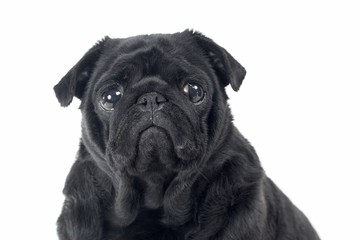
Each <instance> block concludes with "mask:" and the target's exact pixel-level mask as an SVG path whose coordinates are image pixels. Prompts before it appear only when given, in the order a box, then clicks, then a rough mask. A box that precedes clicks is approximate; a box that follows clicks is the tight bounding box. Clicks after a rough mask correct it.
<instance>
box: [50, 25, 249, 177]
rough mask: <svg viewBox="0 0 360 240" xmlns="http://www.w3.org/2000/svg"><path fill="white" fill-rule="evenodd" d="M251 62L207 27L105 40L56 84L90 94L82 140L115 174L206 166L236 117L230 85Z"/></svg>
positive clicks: (66, 93) (60, 91) (63, 91)
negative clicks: (209, 34) (219, 42)
mask: <svg viewBox="0 0 360 240" xmlns="http://www.w3.org/2000/svg"><path fill="white" fill-rule="evenodd" d="M244 76H245V70H244V68H243V67H242V66H241V65H240V64H239V63H238V62H236V61H235V60H234V59H233V58H232V57H231V56H230V54H228V53H227V52H226V51H225V50H224V49H222V48H221V47H219V46H218V45H216V44H215V43H214V42H212V41H211V40H210V39H208V38H206V37H204V36H203V35H201V34H199V33H196V32H195V33H194V32H191V31H185V32H182V33H177V34H169V35H147V36H138V37H133V38H127V39H110V38H107V37H106V38H105V39H103V40H102V41H100V42H99V43H97V44H96V45H95V46H94V47H93V48H92V49H90V50H89V52H88V53H87V54H85V56H84V57H83V58H82V59H81V60H80V61H79V63H78V64H77V65H75V66H74V68H73V69H71V70H70V71H69V73H68V74H67V75H66V76H65V77H64V78H63V79H62V81H61V82H60V83H59V84H58V85H57V86H56V87H55V91H56V93H57V96H58V98H59V101H60V103H62V105H63V106H66V105H68V104H69V103H70V102H71V99H72V96H76V97H78V98H80V99H81V100H82V103H81V107H80V108H81V110H82V114H83V122H82V124H83V136H82V141H83V143H84V145H85V146H86V147H87V149H89V151H90V152H91V154H92V155H93V156H95V159H96V161H97V162H98V164H99V165H100V166H101V167H102V168H103V169H104V170H105V171H106V172H108V173H109V174H110V175H119V174H120V175H121V174H128V175H131V176H139V177H142V176H150V175H151V176H153V175H164V176H168V175H171V174H173V173H176V172H179V171H186V170H190V169H196V168H199V167H200V166H201V165H203V164H204V162H205V161H206V159H207V158H208V157H209V156H210V155H211V153H212V151H213V150H214V149H215V148H216V145H217V144H218V143H219V139H220V138H221V134H222V133H223V132H225V131H226V126H227V123H228V122H229V118H230V111H229V109H228V106H227V103H226V100H227V96H226V93H225V90H224V87H225V86H226V85H227V84H229V83H231V85H232V87H233V88H234V89H235V90H238V88H239V86H240V84H241V81H242V79H243V78H244Z"/></svg>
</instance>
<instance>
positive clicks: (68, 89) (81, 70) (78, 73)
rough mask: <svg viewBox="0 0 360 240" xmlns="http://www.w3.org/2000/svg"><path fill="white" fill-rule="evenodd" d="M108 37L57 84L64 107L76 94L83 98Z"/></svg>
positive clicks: (98, 43) (95, 46)
mask: <svg viewBox="0 0 360 240" xmlns="http://www.w3.org/2000/svg"><path fill="white" fill-rule="evenodd" d="M108 39H109V37H107V36H106V37H105V38H104V39H102V40H100V41H99V42H97V43H96V44H95V45H94V46H93V47H92V48H91V49H90V50H89V51H88V52H87V53H85V55H84V56H83V57H82V58H81V59H80V60H79V62H77V63H76V64H75V66H73V67H72V68H71V69H70V70H69V72H68V73H67V74H66V75H65V76H64V77H63V78H62V79H61V80H60V82H59V83H58V84H57V85H55V87H54V91H55V94H56V97H57V99H58V100H59V103H60V104H61V106H62V107H67V106H69V104H70V103H71V101H72V99H73V97H74V96H75V97H77V98H79V99H81V98H82V95H83V93H84V90H85V87H86V84H87V82H88V80H89V79H90V77H91V74H92V72H93V69H94V67H95V64H96V62H97V61H98V59H99V57H100V55H101V52H102V49H103V47H104V45H105V42H106V41H107V40H108Z"/></svg>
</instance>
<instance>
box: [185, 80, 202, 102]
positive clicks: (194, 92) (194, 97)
mask: <svg viewBox="0 0 360 240" xmlns="http://www.w3.org/2000/svg"><path fill="white" fill-rule="evenodd" d="M183 91H184V93H185V94H186V96H188V98H189V99H190V101H191V102H193V103H197V102H200V101H201V100H202V99H203V98H204V90H203V89H202V88H201V86H199V85H196V84H191V83H188V84H186V85H185V86H184V89H183Z"/></svg>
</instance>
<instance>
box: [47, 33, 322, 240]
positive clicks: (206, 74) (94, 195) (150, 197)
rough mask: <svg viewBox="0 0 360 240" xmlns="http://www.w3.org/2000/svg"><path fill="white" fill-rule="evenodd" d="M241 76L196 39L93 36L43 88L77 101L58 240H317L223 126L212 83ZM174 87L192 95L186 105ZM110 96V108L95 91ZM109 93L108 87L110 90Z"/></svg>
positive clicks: (224, 116) (226, 123)
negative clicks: (76, 141) (75, 141)
mask: <svg viewBox="0 0 360 240" xmlns="http://www.w3.org/2000/svg"><path fill="white" fill-rule="evenodd" d="M245 74H246V71H245V69H244V68H243V67H242V66H241V65H240V64H239V63H238V62H237V61H236V60H235V59H234V58H233V57H232V56H231V55H230V54H229V53H228V52H227V51H226V50H225V49H223V48H222V47H220V46H218V45H217V44H216V43H214V42H213V41H212V40H211V39H209V38H207V37H205V36H204V35H202V34H200V33H198V32H193V31H188V30H187V31H184V32H182V33H176V34H168V35H160V34H158V35H144V36H137V37H132V38H126V39H111V38H109V37H106V38H104V39H103V40H101V41H100V42H98V43H97V44H96V45H95V46H94V47H92V48H91V49H90V50H89V51H88V52H87V53H86V54H85V55H84V57H83V58H81V59H80V61H79V62H78V63H77V64H76V65H75V66H74V67H73V68H72V69H71V70H70V71H69V72H68V73H67V74H66V75H65V76H64V77H63V79H62V80H61V81H60V82H59V83H58V84H57V85H56V86H55V88H54V90H55V92H56V96H57V98H58V100H59V102H60V104H61V105H62V106H68V105H69V104H70V103H71V100H72V98H73V97H74V96H75V97H77V98H79V99H81V106H80V109H81V111H82V115H83V121H82V139H81V142H80V150H79V152H78V157H77V161H76V162H75V163H74V165H73V167H72V169H71V171H70V173H69V175H68V177H67V181H66V184H65V188H64V194H65V196H66V200H65V203H64V207H63V210H62V213H61V215H60V217H59V220H58V234H59V237H60V239H61V240H101V239H114V240H115V239H118V240H130V239H139V240H141V239H147V240H150V239H178V240H182V239H197V240H202V239H204V240H205V239H212V240H215V239H229V240H230V239H233V240H235V239H254V240H256V239H259V240H260V239H263V240H266V239H267V240H270V239H271V240H273V239H277V240H281V239H282V240H285V239H307V240H315V239H319V237H318V236H317V234H316V232H315V230H314V229H313V228H312V226H311V224H310V223H309V221H308V220H307V218H306V217H305V216H304V215H303V213H302V212H301V211H299V210H298V209H297V208H296V207H295V206H294V205H293V204H292V203H291V202H290V200H289V199H288V198H287V197H286V196H285V195H284V194H283V193H282V192H281V191H280V190H279V189H278V188H277V187H276V186H275V185H274V183H273V182H272V181H271V180H270V179H269V178H267V177H266V175H265V173H264V171H263V169H262V167H261V165H260V162H259V159H258V157H257V155H256V153H255V151H254V149H253V148H252V146H251V145H250V144H249V142H248V141H247V140H246V139H245V138H244V137H243V136H242V135H241V134H240V133H239V132H238V130H237V129H236V128H235V127H234V125H233V123H232V116H231V113H230V109H229V107H228V104H227V95H226V93H225V90H224V87H225V86H227V85H228V84H230V85H231V86H232V88H233V89H234V90H235V91H237V90H238V89H239V87H240V85H241V83H242V80H243V79H244V77H245ZM186 83H196V84H198V85H200V86H202V88H203V89H204V92H205V97H204V99H203V100H202V101H201V102H199V103H196V104H194V103H193V102H191V101H190V100H189V99H188V97H187V96H186V95H185V94H184V93H183V86H184V85H185V84H186ZM113 87H117V88H118V89H121V98H120V100H119V101H118V102H117V103H116V104H115V107H114V109H113V110H112V111H104V109H102V108H101V106H100V104H99V101H101V96H102V95H101V94H102V93H103V92H104V91H106V89H109V88H113ZM119 91H120V90H119Z"/></svg>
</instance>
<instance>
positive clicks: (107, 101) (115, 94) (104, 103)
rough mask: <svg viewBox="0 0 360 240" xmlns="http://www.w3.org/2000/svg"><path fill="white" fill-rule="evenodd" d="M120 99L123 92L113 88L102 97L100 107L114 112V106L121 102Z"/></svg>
mask: <svg viewBox="0 0 360 240" xmlns="http://www.w3.org/2000/svg"><path fill="white" fill-rule="evenodd" d="M120 98H121V91H120V90H119V89H117V88H113V89H110V90H107V91H106V92H104V93H103V94H102V95H101V99H100V106H101V107H102V108H103V109H104V110H105V111H112V110H114V106H115V104H116V103H117V102H118V101H119V99H120Z"/></svg>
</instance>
